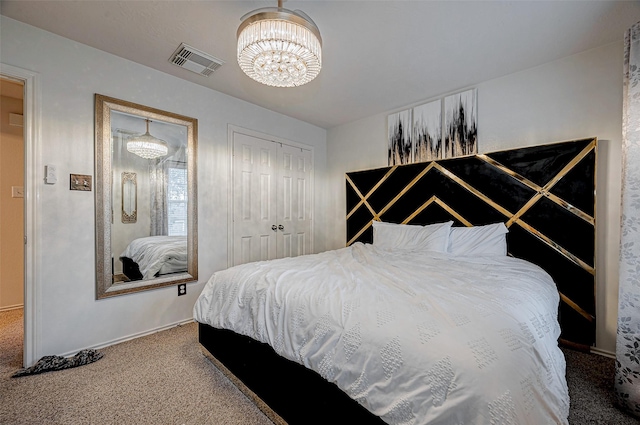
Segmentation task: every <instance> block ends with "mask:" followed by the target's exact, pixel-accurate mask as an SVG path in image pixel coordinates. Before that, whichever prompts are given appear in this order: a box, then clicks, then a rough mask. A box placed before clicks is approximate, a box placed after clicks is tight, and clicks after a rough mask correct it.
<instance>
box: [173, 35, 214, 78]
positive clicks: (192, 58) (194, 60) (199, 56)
mask: <svg viewBox="0 0 640 425" xmlns="http://www.w3.org/2000/svg"><path fill="white" fill-rule="evenodd" d="M169 62H171V63H172V64H174V65H178V66H179V67H182V68H185V69H188V70H189V71H192V72H195V73H198V74H200V75H204V76H205V77H208V76H209V75H211V74H213V71H215V70H217V69H218V68H220V67H221V66H222V64H224V61H223V60H221V59H218V58H216V57H213V56H211V55H208V54H206V53H205V52H202V51H200V50H198V49H195V48H193V47H191V46H188V45H186V44H184V43H182V44H181V45H180V47H178V49H177V50H176V51H175V52H173V55H171V58H170V59H169Z"/></svg>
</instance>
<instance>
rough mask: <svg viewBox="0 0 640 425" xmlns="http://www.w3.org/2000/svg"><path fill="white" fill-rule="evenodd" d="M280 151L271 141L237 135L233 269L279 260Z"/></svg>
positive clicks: (234, 142) (234, 138)
mask: <svg viewBox="0 0 640 425" xmlns="http://www.w3.org/2000/svg"><path fill="white" fill-rule="evenodd" d="M277 147H278V146H277V145H276V144H275V143H273V142H271V141H268V140H264V139H260V138H257V137H252V136H248V135H246V134H241V133H234V136H233V265H237V264H243V263H248V262H251V261H261V260H271V259H273V258H276V255H277V249H276V246H277V245H276V244H277V241H276V238H277V235H278V229H277V202H276V200H277V198H276V184H277V180H276V172H277V171H276V168H277V167H276V155H277ZM274 226H275V229H274V228H273V227H274Z"/></svg>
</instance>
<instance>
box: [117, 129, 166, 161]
mask: <svg viewBox="0 0 640 425" xmlns="http://www.w3.org/2000/svg"><path fill="white" fill-rule="evenodd" d="M146 121H147V132H146V133H144V134H142V135H140V136H136V137H132V138H131V139H129V140H128V141H127V150H128V151H129V152H131V153H134V154H136V155H138V156H139V157H141V158H144V159H155V158H160V157H161V156H165V155H166V154H167V153H168V152H169V148H168V147H167V142H165V141H164V140H160V139H158V138H155V137H153V136H152V135H151V134H149V123H150V122H151V121H150V120H148V119H147V120H146Z"/></svg>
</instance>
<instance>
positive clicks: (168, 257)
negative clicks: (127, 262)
mask: <svg viewBox="0 0 640 425" xmlns="http://www.w3.org/2000/svg"><path fill="white" fill-rule="evenodd" d="M120 257H129V258H131V259H132V260H133V261H135V262H136V263H138V268H139V269H140V273H142V278H143V279H153V277H154V276H155V275H156V274H167V273H175V272H179V271H186V270H187V237H186V236H148V237H146V238H138V239H134V240H133V241H132V242H131V243H130V244H129V245H128V246H127V249H125V250H124V252H123V253H122V254H121V255H120Z"/></svg>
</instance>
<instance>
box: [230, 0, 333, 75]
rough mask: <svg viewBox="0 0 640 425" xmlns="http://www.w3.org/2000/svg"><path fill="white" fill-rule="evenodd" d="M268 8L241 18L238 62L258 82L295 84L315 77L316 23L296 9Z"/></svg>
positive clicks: (319, 62) (319, 53) (319, 40)
mask: <svg viewBox="0 0 640 425" xmlns="http://www.w3.org/2000/svg"><path fill="white" fill-rule="evenodd" d="M281 6H282V2H281V0H279V2H278V7H277V8H275V7H270V8H269V7H267V8H262V9H258V10H254V11H253V12H250V13H248V14H247V15H245V16H243V17H242V23H241V24H240V27H239V28H238V34H237V35H238V64H239V65H240V68H241V69H242V71H244V73H245V74H247V75H248V76H249V77H251V78H252V79H254V80H256V81H257V82H259V83H262V84H266V85H268V86H273V87H296V86H301V85H303V84H306V83H308V82H309V81H311V80H313V79H314V78H316V77H317V76H318V74H319V73H320V69H321V68H322V38H321V37H320V31H319V30H318V27H317V26H316V24H315V23H314V22H313V21H312V20H311V19H310V18H309V17H308V16H306V15H305V14H304V13H303V12H300V11H299V10H296V11H293V12H292V11H290V10H287V9H283V8H282V7H281Z"/></svg>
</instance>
